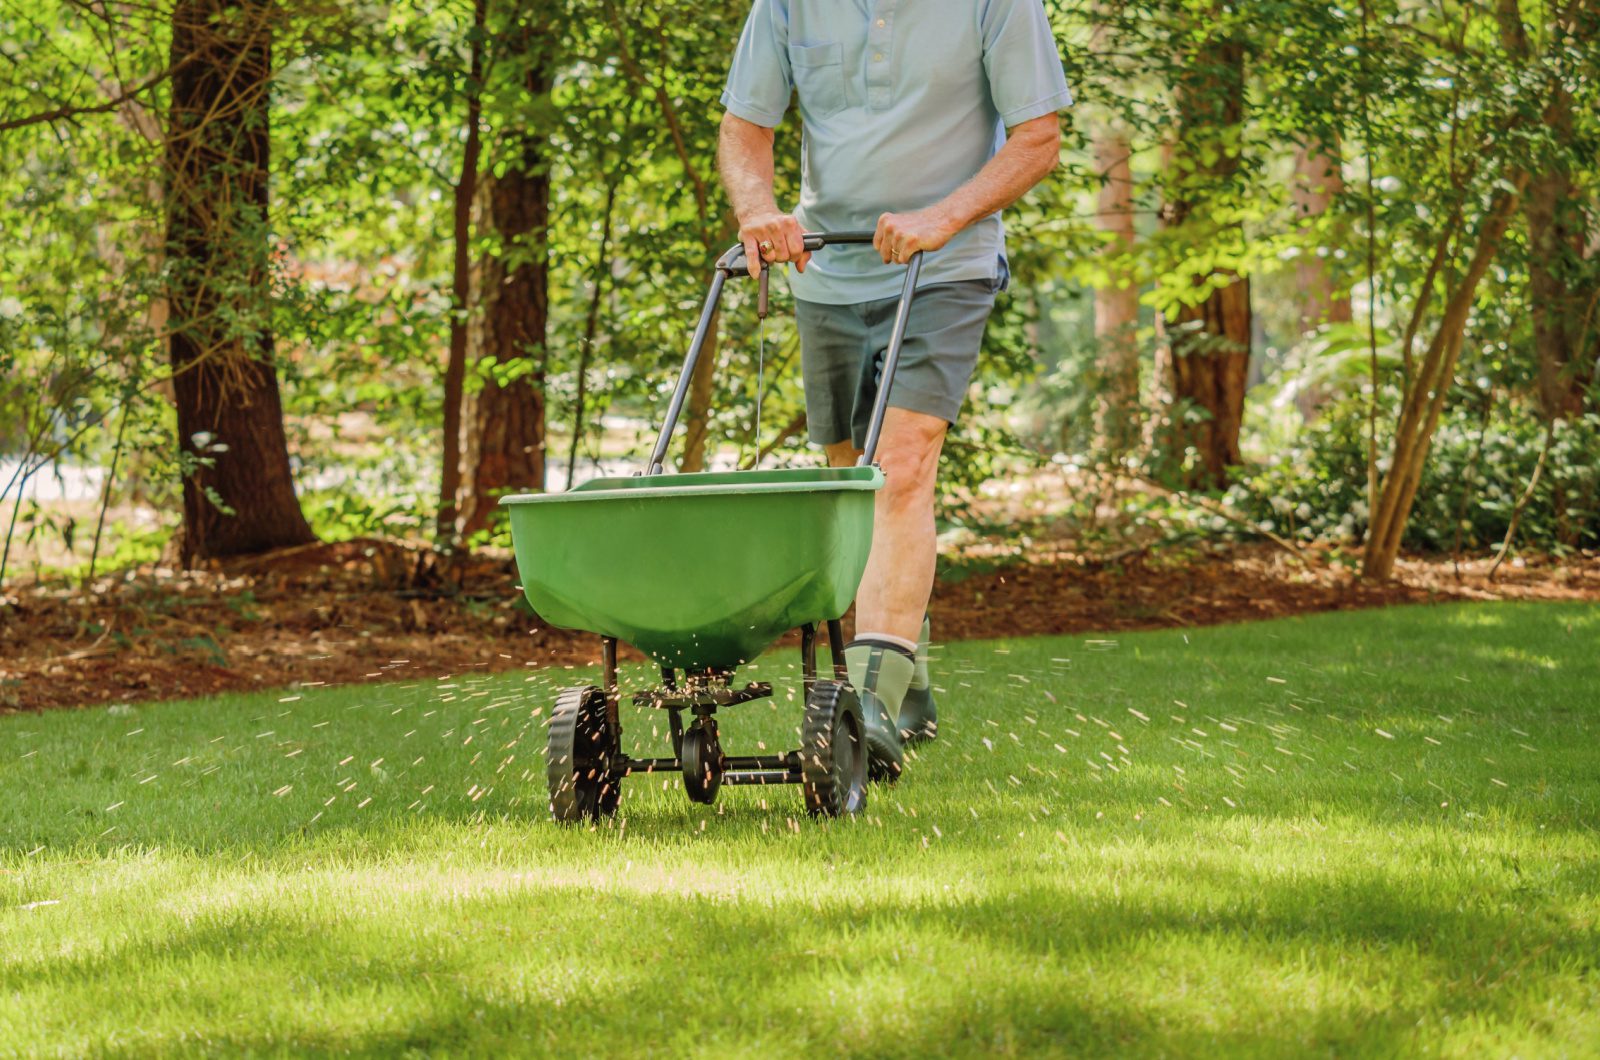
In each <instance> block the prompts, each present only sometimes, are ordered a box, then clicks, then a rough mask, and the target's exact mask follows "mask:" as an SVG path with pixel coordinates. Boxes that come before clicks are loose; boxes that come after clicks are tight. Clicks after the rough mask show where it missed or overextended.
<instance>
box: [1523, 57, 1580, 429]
mask: <svg viewBox="0 0 1600 1060" xmlns="http://www.w3.org/2000/svg"><path fill="white" fill-rule="evenodd" d="M1557 91H1558V92H1560V91H1561V90H1560V89H1559V88H1558V89H1557ZM1557 113H1558V118H1557V120H1558V122H1559V123H1560V124H1559V125H1558V128H1568V129H1570V127H1571V120H1570V118H1571V105H1570V100H1569V99H1567V97H1566V95H1565V93H1564V92H1562V93H1561V98H1560V100H1559V102H1558V107H1557ZM1577 196H1578V189H1577V187H1576V186H1575V184H1574V183H1573V180H1572V175H1571V173H1569V172H1568V171H1567V170H1566V169H1565V168H1563V167H1557V166H1551V167H1549V168H1546V169H1544V170H1543V171H1541V172H1539V173H1538V174H1536V175H1535V176H1534V177H1533V178H1532V180H1531V181H1529V184H1528V195H1527V198H1526V200H1525V201H1524V204H1523V216H1524V218H1525V219H1526V223H1527V226H1528V308H1529V315H1530V316H1531V317H1532V319H1533V346H1534V353H1535V356H1536V357H1537V358H1538V398H1539V412H1540V415H1542V416H1543V417H1544V418H1545V419H1546V420H1558V419H1565V418H1569V417H1572V416H1578V415H1582V413H1583V411H1584V399H1585V396H1586V395H1587V393H1588V391H1589V387H1590V385H1591V384H1592V383H1593V382H1594V364H1595V353H1596V348H1595V347H1596V343H1595V341H1594V340H1593V339H1592V337H1591V336H1593V335H1594V333H1595V332H1594V329H1592V328H1587V329H1586V328H1585V327H1584V320H1583V317H1584V311H1585V308H1586V306H1585V303H1586V301H1587V299H1586V298H1585V296H1584V295H1585V292H1584V290H1583V288H1582V286H1581V285H1578V284H1574V283H1573V282H1572V278H1573V277H1575V276H1579V275H1581V274H1583V273H1584V272H1585V271H1587V270H1585V267H1584V266H1585V262H1584V259H1583V243H1584V238H1583V237H1584V233H1583V230H1582V228H1581V227H1580V226H1579V225H1578V224H1576V223H1575V221H1577V220H1578V218H1580V217H1581V211H1580V210H1579V209H1578V202H1577ZM1580 346H1582V347H1584V348H1581V349H1580V348H1579V347H1580Z"/></svg>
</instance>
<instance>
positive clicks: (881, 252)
mask: <svg viewBox="0 0 1600 1060" xmlns="http://www.w3.org/2000/svg"><path fill="white" fill-rule="evenodd" d="M899 239H900V228H899V226H898V225H897V224H895V222H894V220H893V219H892V215H890V214H884V215H883V216H882V217H880V218H878V232H877V235H876V236H875V237H874V238H873V240H872V245H873V246H875V247H877V248H878V256H879V257H881V258H882V259H883V263H884V264H885V265H887V264H889V263H890V262H891V261H893V260H894V251H895V244H896V242H897V241H898V240H899Z"/></svg>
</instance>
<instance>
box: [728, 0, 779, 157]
mask: <svg viewBox="0 0 1600 1060" xmlns="http://www.w3.org/2000/svg"><path fill="white" fill-rule="evenodd" d="M793 92H794V81H793V79H792V77H791V75H790V73H789V0H755V3H754V4H753V5H752V6H751V8H750V17H749V18H748V19H746V20H745V23H744V32H743V33H741V34H739V46H738V47H737V48H736V49H735V50H734V53H733V65H732V66H731V67H729V69H728V84H727V87H725V88H724V89H723V90H722V105H723V106H724V107H726V108H727V110H728V113H730V114H732V115H733V116H734V117H736V118H743V119H744V120H745V121H748V122H752V123H754V124H756V125H760V126H763V127H765V128H768V129H772V128H776V127H777V125H778V123H779V122H780V121H782V120H783V114H784V111H786V110H788V109H789V97H790V95H792V94H793Z"/></svg>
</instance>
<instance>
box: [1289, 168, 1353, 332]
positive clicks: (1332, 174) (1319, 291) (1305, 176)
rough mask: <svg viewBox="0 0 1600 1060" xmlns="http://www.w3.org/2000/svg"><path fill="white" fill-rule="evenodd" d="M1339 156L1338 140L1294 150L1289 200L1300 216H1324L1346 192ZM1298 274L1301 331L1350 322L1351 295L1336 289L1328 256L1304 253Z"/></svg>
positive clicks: (1299, 261) (1296, 275) (1312, 217)
mask: <svg viewBox="0 0 1600 1060" xmlns="http://www.w3.org/2000/svg"><path fill="white" fill-rule="evenodd" d="M1338 158H1339V149H1338V145H1337V144H1333V145H1328V144H1321V143H1318V144H1301V145H1300V147H1299V148H1298V149H1297V150H1296V151H1295V153H1294V186H1293V187H1292V188H1291V189H1290V193H1289V201H1290V202H1291V203H1292V204H1293V206H1294V209H1295V212H1296V213H1297V214H1298V215H1299V217H1300V219H1301V220H1303V221H1310V220H1312V219H1314V218H1318V217H1321V216H1322V215H1323V214H1325V213H1327V212H1328V208H1329V207H1330V206H1332V205H1333V203H1334V201H1335V200H1336V199H1337V198H1338V197H1339V195H1341V194H1342V193H1343V192H1344V175H1343V174H1342V173H1340V172H1339V161H1338ZM1295 278H1296V280H1297V281H1298V286H1299V289H1300V330H1301V331H1313V330H1315V329H1316V328H1317V327H1318V326H1319V325H1321V324H1347V323H1349V322H1350V319H1351V314H1350V295H1349V294H1348V293H1346V292H1339V291H1335V290H1334V286H1333V274H1332V272H1331V270H1329V268H1328V262H1327V259H1326V258H1324V257H1321V256H1320V255H1316V254H1301V255H1300V257H1299V259H1298V261H1297V263H1296V265H1295Z"/></svg>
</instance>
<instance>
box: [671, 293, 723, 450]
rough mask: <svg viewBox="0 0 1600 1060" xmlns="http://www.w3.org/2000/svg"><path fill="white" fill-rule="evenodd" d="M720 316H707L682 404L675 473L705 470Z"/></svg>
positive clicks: (718, 313)
mask: <svg viewBox="0 0 1600 1060" xmlns="http://www.w3.org/2000/svg"><path fill="white" fill-rule="evenodd" d="M721 322H722V313H721V311H720V310H719V311H717V312H716V313H713V314H712V316H711V327H709V328H708V329H706V341H705V344H704V345H703V346H701V347H700V360H699V361H698V362H697V363H696V364H695V366H694V375H692V376H690V377H689V399H688V401H687V402H685V407H684V416H683V422H684V426H683V456H682V457H680V458H679V459H678V470H679V471H684V472H688V471H704V470H705V468H706V441H707V437H708V436H709V435H710V433H711V394H712V389H713V387H712V384H713V383H715V382H716V377H717V336H718V331H719V328H718V325H719V324H720V323H721Z"/></svg>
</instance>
